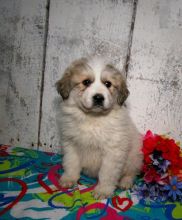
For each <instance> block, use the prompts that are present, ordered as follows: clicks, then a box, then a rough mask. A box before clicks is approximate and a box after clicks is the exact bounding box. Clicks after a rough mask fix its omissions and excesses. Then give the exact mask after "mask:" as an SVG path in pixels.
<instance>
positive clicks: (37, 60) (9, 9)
mask: <svg viewBox="0 0 182 220" xmlns="http://www.w3.org/2000/svg"><path fill="white" fill-rule="evenodd" d="M49 2H50V8H49V7H47V6H49ZM46 7H47V8H46ZM181 12H182V1H181V0H173V1H171V0H135V1H133V0H123V1H122V0H121V1H111V0H93V1H90V0H75V1H72V0H50V1H49V0H39V1H36V0H34V1H23V0H17V1H13V0H0V27H1V32H0V123H1V128H0V142H1V143H7V144H14V145H21V146H25V147H34V146H37V145H38V142H39V146H40V147H39V149H42V150H48V151H56V150H57V148H56V146H58V145H59V139H60V137H59V132H58V129H57V125H56V121H55V116H56V113H57V111H58V105H59V101H60V98H59V96H58V95H57V93H56V91H55V87H54V84H55V81H56V80H58V79H59V78H60V77H61V75H62V73H63V70H64V69H65V67H66V66H67V65H68V64H69V63H70V62H71V61H72V60H74V59H76V58H78V57H80V56H85V55H87V54H95V53H96V54H104V55H105V56H107V57H109V58H110V59H111V61H113V62H114V63H115V64H116V65H117V66H118V67H119V68H122V67H123V66H124V67H125V68H126V70H127V71H126V72H127V78H128V84H129V88H130V98H129V99H130V100H129V101H130V103H131V104H130V106H131V115H132V117H133V119H134V121H136V123H137V126H138V127H139V128H140V130H141V132H145V131H146V129H148V128H150V129H151V130H153V131H154V132H157V133H169V134H170V135H171V136H173V137H174V138H176V139H177V140H182V113H181V112H182V107H181V106H182V41H181V39H182V13H181ZM133 24H134V26H133ZM133 27H134V29H133ZM47 34H48V38H47ZM130 52H131V53H130ZM45 57H46V59H45ZM44 65H45V71H44ZM32 145H34V146H32Z"/></svg>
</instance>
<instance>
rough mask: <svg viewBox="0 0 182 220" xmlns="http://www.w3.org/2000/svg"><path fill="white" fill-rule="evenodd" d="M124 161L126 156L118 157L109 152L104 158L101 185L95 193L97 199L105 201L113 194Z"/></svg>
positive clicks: (100, 175) (100, 174)
mask: <svg viewBox="0 0 182 220" xmlns="http://www.w3.org/2000/svg"><path fill="white" fill-rule="evenodd" d="M122 161H125V155H119V156H118V155H116V154H115V155H114V154H112V152H108V153H107V155H105V156H104V158H103V161H102V165H101V168H100V171H99V183H98V185H97V186H96V188H95V190H94V192H93V195H94V197H95V198H96V199H105V198H107V197H110V196H111V195H112V194H113V192H114V190H115V187H116V185H117V183H118V180H119V178H120V174H121V170H122V168H123V165H124V164H123V163H122Z"/></svg>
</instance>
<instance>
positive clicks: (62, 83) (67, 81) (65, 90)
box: [56, 69, 71, 100]
mask: <svg viewBox="0 0 182 220" xmlns="http://www.w3.org/2000/svg"><path fill="white" fill-rule="evenodd" d="M56 89H57V92H58V93H59V94H60V95H61V96H62V98H63V100H65V99H67V98H68V97H69V93H70V91H71V72H70V71H69V70H68V69H67V70H66V71H65V73H64V75H63V77H62V78H61V79H60V80H59V81H57V82H56Z"/></svg>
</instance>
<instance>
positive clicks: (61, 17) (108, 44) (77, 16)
mask: <svg viewBox="0 0 182 220" xmlns="http://www.w3.org/2000/svg"><path fill="white" fill-rule="evenodd" d="M132 13H133V1H132V0H127V1H110V0H94V1H89V0H76V1H72V0H66V1H59V0H51V4H50V19H49V33H48V45H47V59H46V71H45V84H44V85H45V86H44V95H43V108H42V123H41V135H40V142H41V143H40V144H41V146H42V149H44V150H50V151H55V150H56V148H54V149H51V148H50V147H51V146H55V147H56V146H58V145H59V144H60V135H59V130H58V128H57V125H56V113H57V111H58V108H59V107H58V106H59V102H60V97H59V96H58V94H57V92H56V90H55V86H54V85H55V82H56V81H57V80H58V79H60V77H61V76H62V74H63V71H64V69H65V68H66V67H67V66H68V65H69V64H70V62H72V61H73V60H74V59H76V58H80V57H82V56H86V55H88V54H101V55H105V56H106V57H109V58H110V60H111V61H112V62H113V63H115V64H116V65H117V66H118V67H119V68H122V66H123V64H124V63H125V60H126V55H127V51H128V40H129V33H130V27H131V20H132Z"/></svg>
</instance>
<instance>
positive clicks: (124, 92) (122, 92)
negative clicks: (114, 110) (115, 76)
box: [117, 79, 130, 105]
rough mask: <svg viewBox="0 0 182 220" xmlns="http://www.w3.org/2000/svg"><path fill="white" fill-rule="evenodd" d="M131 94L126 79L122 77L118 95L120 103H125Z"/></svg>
mask: <svg viewBox="0 0 182 220" xmlns="http://www.w3.org/2000/svg"><path fill="white" fill-rule="evenodd" d="M129 94H130V92H129V90H128V88H127V85H126V81H125V80H124V79H121V83H120V86H119V89H118V97H117V102H118V104H119V105H123V103H124V102H125V101H126V99H127V97H128V96H129Z"/></svg>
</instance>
